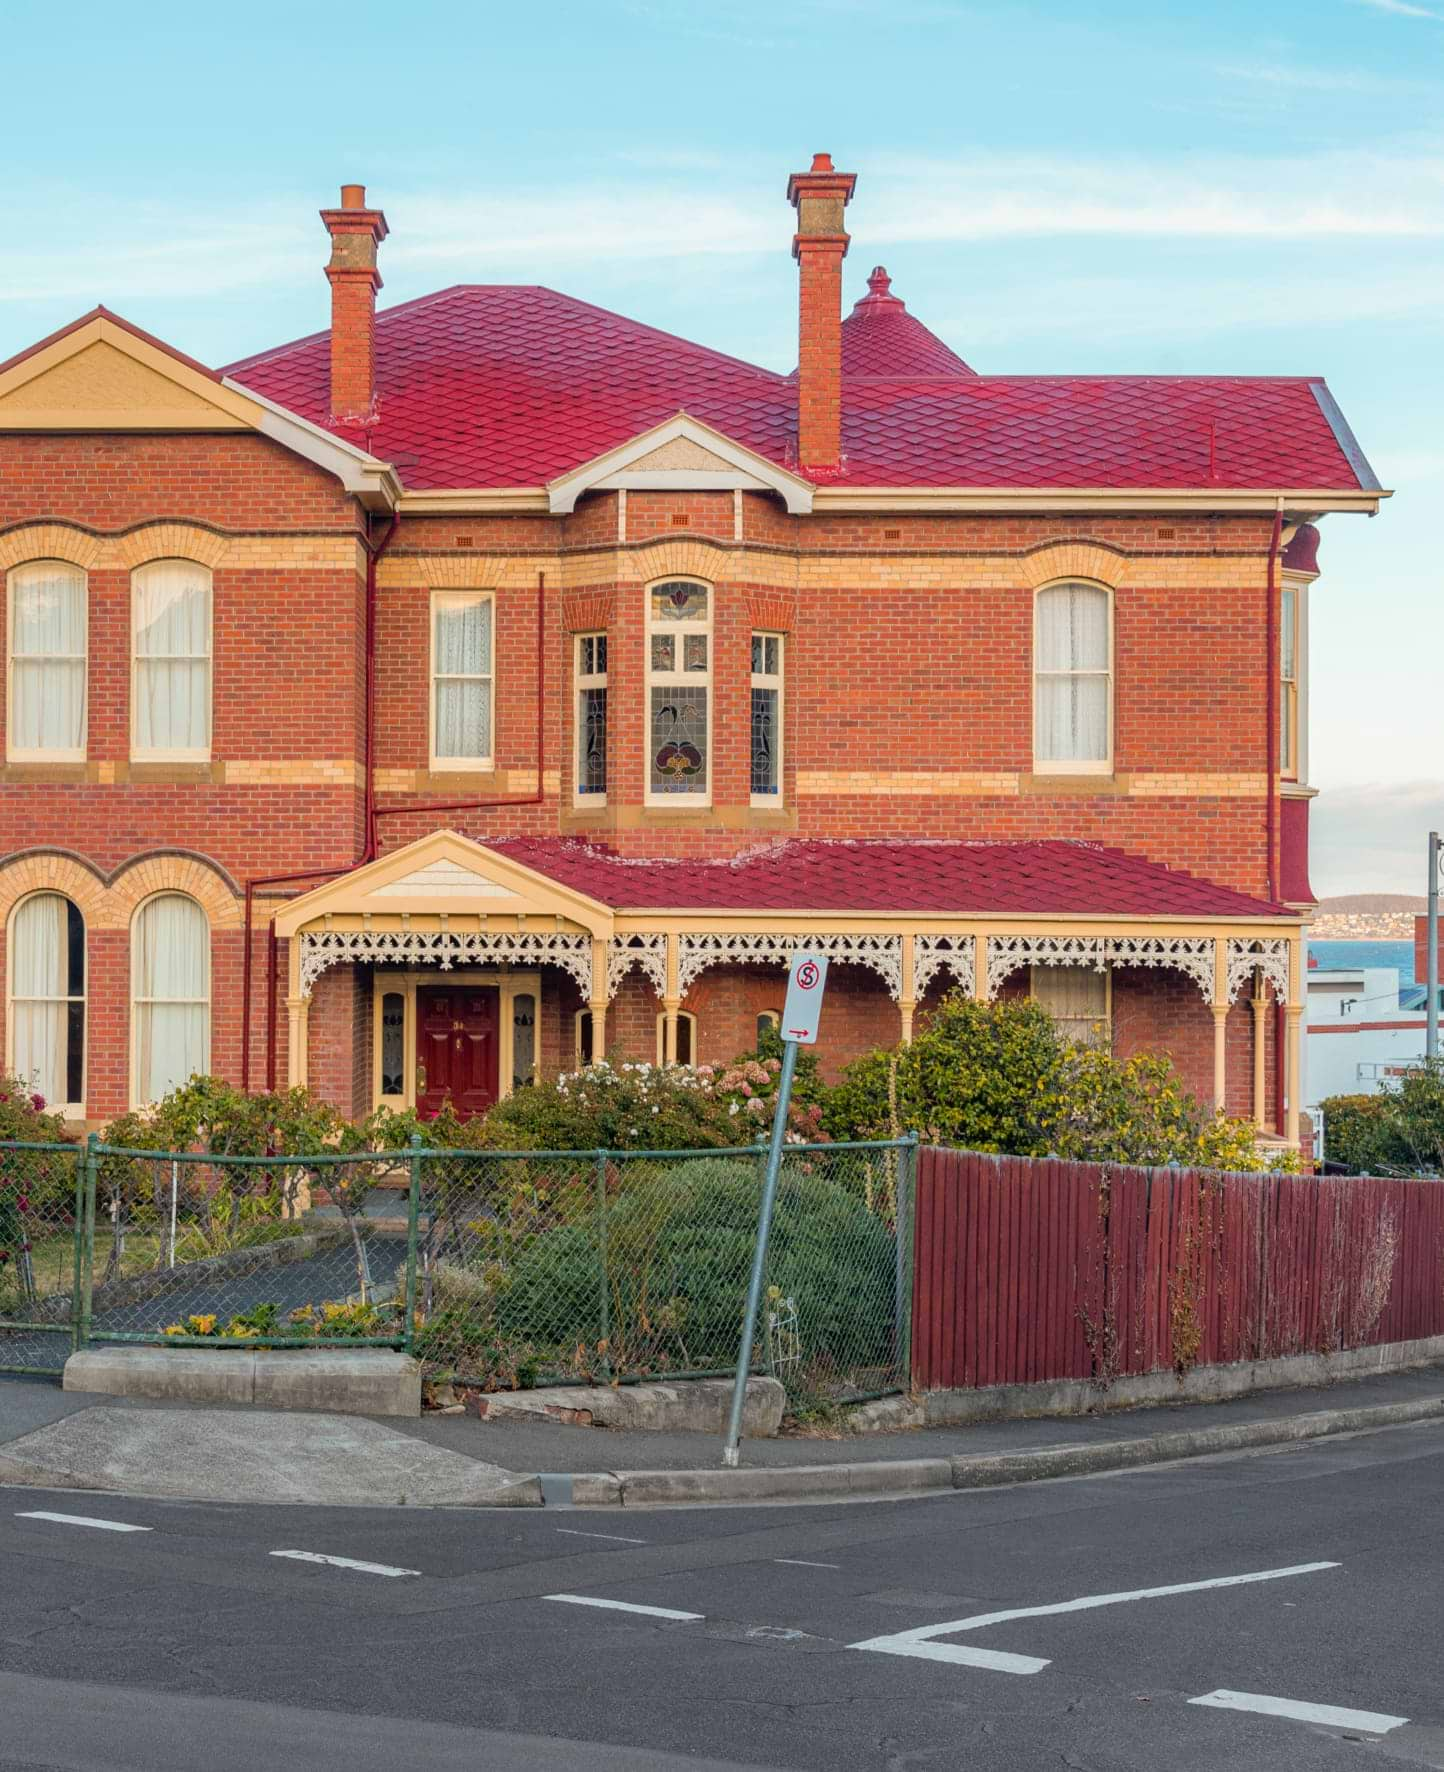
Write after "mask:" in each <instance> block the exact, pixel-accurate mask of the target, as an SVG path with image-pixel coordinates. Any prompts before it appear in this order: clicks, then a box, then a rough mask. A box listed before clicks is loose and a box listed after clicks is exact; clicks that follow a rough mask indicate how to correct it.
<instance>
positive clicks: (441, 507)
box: [397, 486, 551, 517]
mask: <svg viewBox="0 0 1444 1772" xmlns="http://www.w3.org/2000/svg"><path fill="white" fill-rule="evenodd" d="M397 509H398V510H399V511H400V513H401V515H402V516H403V517H465V516H477V517H512V516H519V515H521V514H523V513H532V514H537V513H540V514H542V515H546V514H548V513H549V512H550V511H551V500H550V499H549V498H548V497H547V493H546V489H545V487H541V486H535V487H533V486H478V487H476V488H475V489H474V490H473V489H470V488H467V487H465V486H451V487H438V488H437V489H436V490H435V491H432V492H405V491H403V492H402V494H401V497H400V498H399V499H398V500H397Z"/></svg>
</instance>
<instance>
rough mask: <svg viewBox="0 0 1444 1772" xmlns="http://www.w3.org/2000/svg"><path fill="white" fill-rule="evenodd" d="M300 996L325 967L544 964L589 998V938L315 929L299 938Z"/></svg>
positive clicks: (518, 933)
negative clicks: (351, 964) (557, 968)
mask: <svg viewBox="0 0 1444 1772" xmlns="http://www.w3.org/2000/svg"><path fill="white" fill-rule="evenodd" d="M300 941H301V995H302V996H303V997H309V996H310V995H311V990H312V987H313V986H314V984H315V982H316V980H317V979H318V978H319V977H320V976H321V974H322V973H323V972H325V971H326V969H327V968H328V967H330V966H336V965H339V964H340V963H341V962H342V961H346V960H350V961H358V960H359V961H361V962H362V963H369V964H375V965H384V966H435V967H438V968H439V969H440V970H441V971H442V972H450V971H451V969H452V967H453V966H474V965H483V966H496V965H526V966H537V965H546V964H550V965H553V966H561V967H563V968H565V970H566V971H568V972H569V973H571V975H572V977H573V978H574V979H575V980H576V981H577V983H578V985H580V986H581V991H582V995H583V996H584V997H588V998H590V996H591V993H592V938H591V936H589V935H573V934H569V933H566V932H563V931H558V930H553V931H545V930H536V931H532V930H489V929H466V930H462V929H318V930H307V931H306V932H305V933H303V934H302V936H301V938H300Z"/></svg>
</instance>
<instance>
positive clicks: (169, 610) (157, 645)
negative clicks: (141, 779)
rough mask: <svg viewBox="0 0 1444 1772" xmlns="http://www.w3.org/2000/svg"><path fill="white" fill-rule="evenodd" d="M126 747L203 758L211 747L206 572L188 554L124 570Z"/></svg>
mask: <svg viewBox="0 0 1444 1772" xmlns="http://www.w3.org/2000/svg"><path fill="white" fill-rule="evenodd" d="M131 591H132V600H133V606H134V607H133V629H132V632H133V635H134V676H133V683H132V690H131V699H132V707H133V722H132V727H131V739H130V754H131V755H132V756H133V757H138V758H146V757H153V758H166V759H174V760H177V761H181V762H187V761H189V762H205V761H207V760H208V759H209V757H210V754H211V575H210V572H209V570H208V569H207V568H206V567H204V566H202V565H200V564H199V563H198V562H197V561H195V560H152V561H151V563H150V564H149V565H148V566H140V567H137V569H136V570H135V572H133V573H132V574H131Z"/></svg>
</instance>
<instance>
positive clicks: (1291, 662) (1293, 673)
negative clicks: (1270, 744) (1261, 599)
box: [1279, 585, 1299, 777]
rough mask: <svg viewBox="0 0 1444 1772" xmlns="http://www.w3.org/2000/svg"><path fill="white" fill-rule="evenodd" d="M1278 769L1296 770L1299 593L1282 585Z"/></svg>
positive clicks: (1286, 772) (1293, 773)
mask: <svg viewBox="0 0 1444 1772" xmlns="http://www.w3.org/2000/svg"><path fill="white" fill-rule="evenodd" d="M1279 616H1280V621H1279V679H1280V682H1279V688H1280V696H1279V773H1280V774H1281V775H1287V776H1293V777H1297V775H1298V773H1299V593H1298V591H1297V590H1296V589H1295V588H1294V586H1292V585H1285V586H1284V589H1283V592H1282V594H1281V596H1280V599H1279Z"/></svg>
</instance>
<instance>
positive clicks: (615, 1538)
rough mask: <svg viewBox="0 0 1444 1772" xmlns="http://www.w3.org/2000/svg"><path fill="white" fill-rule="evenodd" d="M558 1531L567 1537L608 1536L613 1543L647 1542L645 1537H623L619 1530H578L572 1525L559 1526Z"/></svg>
mask: <svg viewBox="0 0 1444 1772" xmlns="http://www.w3.org/2000/svg"><path fill="white" fill-rule="evenodd" d="M557 1531H558V1532H560V1533H562V1534H563V1535H564V1536H565V1537H567V1538H606V1539H610V1540H611V1542H612V1543H613V1544H646V1543H647V1540H646V1539H645V1538H623V1537H622V1536H621V1534H620V1533H618V1532H578V1531H577V1530H576V1529H575V1528H574V1527H572V1526H558V1527H557Z"/></svg>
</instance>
